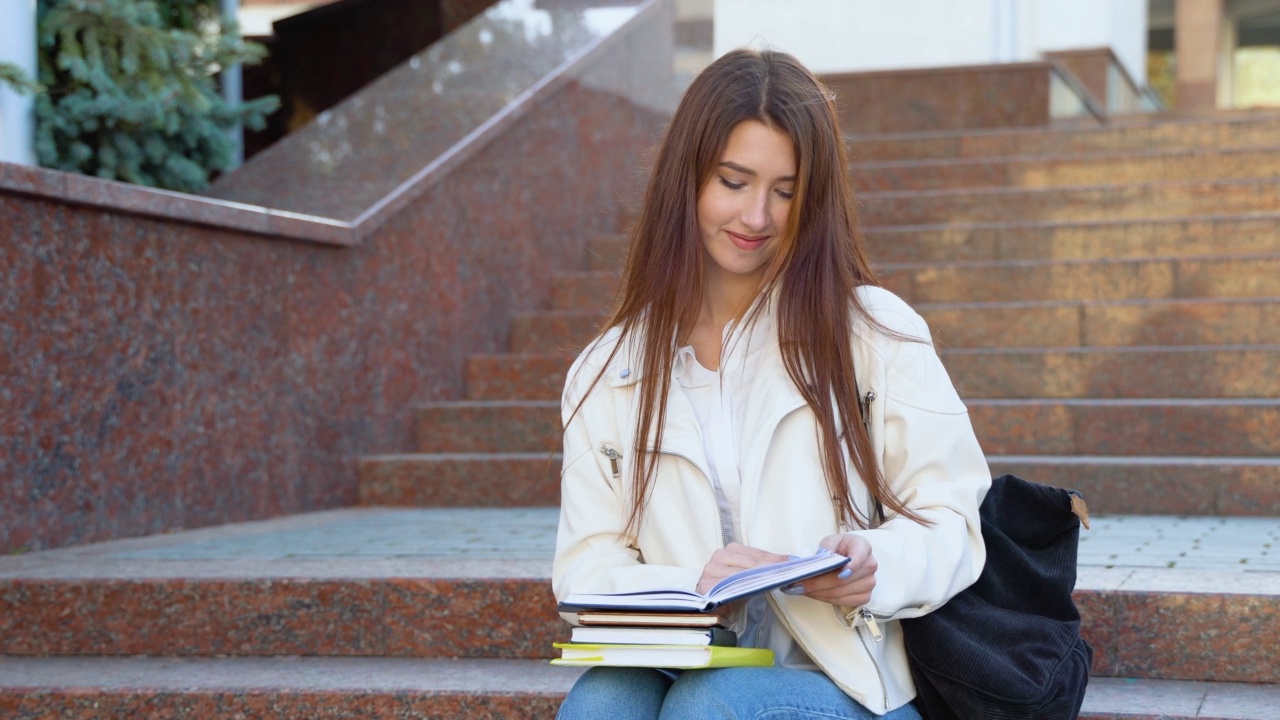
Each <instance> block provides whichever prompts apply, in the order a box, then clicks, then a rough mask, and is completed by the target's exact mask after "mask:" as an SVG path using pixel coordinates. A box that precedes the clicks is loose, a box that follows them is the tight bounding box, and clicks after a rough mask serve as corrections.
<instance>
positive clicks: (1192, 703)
mask: <svg viewBox="0 0 1280 720" xmlns="http://www.w3.org/2000/svg"><path fill="white" fill-rule="evenodd" d="M0 670H2V672H0V713H4V716H5V717H8V718H14V719H15V720H25V719H26V718H40V717H53V716H55V715H56V717H59V718H65V719H66V720H78V719H81V718H84V719H86V720H87V719H89V718H94V719H95V720H96V719H99V718H121V719H123V718H130V719H137V720H148V719H150V718H172V717H197V718H201V720H224V719H225V720H243V719H244V718H246V717H249V718H254V717H271V718H276V719H278V720H313V718H317V717H321V716H323V717H325V718H332V719H333V720H344V719H346V720H355V719H356V718H370V717H388V718H389V717H414V718H439V719H441V720H444V719H445V718H449V719H452V718H464V717H465V718H475V719H479V720H543V719H544V718H550V717H552V716H553V715H554V714H555V712H556V709H557V708H558V707H559V705H560V702H561V701H562V700H563V698H564V695H565V694H566V693H567V692H568V691H569V688H570V687H572V685H573V682H574V680H576V679H577V677H578V676H579V675H580V674H581V673H582V671H581V670H579V669H574V668H558V667H553V666H551V665H549V664H547V663H546V662H544V661H541V660H419V659H410V658H279V659H277V658H201V659H191V658H0ZM1278 706H1280V687H1277V686H1275V685H1258V684H1245V683H1219V682H1191V681H1179V680H1149V679H1139V678H1107V677H1094V678H1091V679H1090V681H1089V687H1088V689H1087V691H1086V694H1085V699H1084V706H1083V707H1082V708H1081V713H1080V715H1079V717H1080V719H1081V720H1136V719H1140V718H1151V717H1159V718H1161V719H1162V720H1194V719H1203V718H1234V719H1236V720H1277V718H1280V714H1277V713H1276V712H1275V708H1276V707H1278Z"/></svg>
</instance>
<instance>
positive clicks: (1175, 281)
mask: <svg viewBox="0 0 1280 720" xmlns="http://www.w3.org/2000/svg"><path fill="white" fill-rule="evenodd" d="M880 270H881V272H880V278H881V280H882V282H883V284H884V286H885V287H886V288H888V289H889V290H891V291H893V292H895V293H897V294H899V295H901V296H902V297H903V299H905V300H907V302H909V303H911V304H913V305H916V304H926V303H954V302H965V303H977V302H1032V301H1055V300H1056V301H1073V300H1074V301H1098V300H1137V299H1152V300H1159V299H1175V298H1180V299H1191V298H1199V299H1210V298H1214V299H1224V298H1272V297H1278V296H1280V254H1275V253H1272V254H1265V255H1237V256H1195V257H1150V258H1122V259H1116V260H1111V259H1100V260H1004V261H996V262H957V263H951V264H948V265H939V264H934V263H918V264H917V263H903V264H896V265H888V264H886V265H883V266H881V268H880ZM594 282H596V283H598V285H597V286H596V288H595V290H596V292H597V294H603V293H602V291H603V289H604V281H603V279H602V278H601V279H594ZM575 289H577V288H575ZM582 290H585V288H583V289H582ZM582 290H578V291H579V293H580V295H581V294H585V293H584V292H582ZM577 299H578V300H580V301H583V303H584V304H587V303H586V302H585V298H582V297H579V298H577Z"/></svg>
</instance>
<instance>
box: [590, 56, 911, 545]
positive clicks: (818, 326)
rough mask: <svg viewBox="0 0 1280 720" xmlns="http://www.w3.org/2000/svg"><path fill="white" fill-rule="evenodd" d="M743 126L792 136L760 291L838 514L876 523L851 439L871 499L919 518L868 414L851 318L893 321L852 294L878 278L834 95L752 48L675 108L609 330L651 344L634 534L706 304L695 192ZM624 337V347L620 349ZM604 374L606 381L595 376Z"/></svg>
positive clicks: (638, 444)
mask: <svg viewBox="0 0 1280 720" xmlns="http://www.w3.org/2000/svg"><path fill="white" fill-rule="evenodd" d="M746 120H757V121H760V122H762V123H764V124H765V125H767V126H769V127H771V128H774V129H776V130H780V131H781V132H783V133H786V134H787V135H788V136H789V137H790V138H791V141H792V144H793V145H794V147H795V153H796V157H795V163H796V183H795V195H794V197H793V200H792V203H791V211H790V213H789V215H788V220H787V227H786V228H784V229H783V231H782V233H781V237H780V238H779V248H778V251H777V252H776V253H775V254H774V256H773V258H772V260H771V262H770V263H769V265H768V267H767V268H766V270H765V274H764V277H763V279H762V280H761V286H760V290H759V291H760V293H774V292H775V291H776V295H775V296H774V297H775V298H776V302H777V308H776V312H777V319H778V323H777V326H778V341H779V345H780V348H781V351H782V358H783V364H784V365H785V367H786V370H787V374H788V375H789V376H790V378H791V381H792V382H793V383H794V384H795V386H796V389H797V390H798V391H799V392H800V394H801V396H802V397H803V398H804V399H805V401H806V402H807V403H808V404H809V407H810V408H811V409H812V410H813V412H814V414H815V415H816V416H817V421H818V427H819V436H818V439H819V443H820V447H821V450H822V454H823V467H824V469H825V473H826V480H827V486H828V488H829V490H830V492H831V497H832V500H833V502H834V503H835V506H836V512H837V513H838V515H840V519H841V520H842V521H844V522H848V523H853V524H855V525H857V526H859V527H866V526H867V525H868V520H867V519H864V518H861V517H859V515H858V513H857V512H856V510H855V506H854V503H853V501H852V499H851V497H850V491H849V478H848V477H847V474H846V472H845V465H844V462H843V456H842V455H843V454H842V452H841V447H840V446H841V441H840V438H841V437H843V438H844V445H845V447H846V448H847V449H848V452H849V457H850V458H851V460H852V462H853V467H854V469H855V470H856V471H857V473H858V475H859V476H860V477H861V478H862V480H863V482H864V483H865V484H866V486H867V488H868V489H869V491H870V494H871V496H872V498H873V502H875V503H878V504H880V505H883V506H884V507H885V508H888V509H889V510H890V511H892V512H897V513H900V514H902V515H905V516H907V517H910V518H912V519H914V520H917V521H922V518H920V516H919V515H917V514H916V513H914V512H912V511H911V510H909V509H908V508H906V507H905V506H904V505H903V504H902V502H901V501H900V500H899V499H898V498H897V497H896V496H894V494H893V493H892V492H891V491H889V489H888V488H887V486H886V484H885V481H884V477H883V475H882V473H881V472H880V468H879V464H878V463H877V462H876V460H875V457H874V454H873V451H872V446H871V439H870V437H869V436H868V433H867V431H866V429H865V428H864V427H863V424H862V422H861V408H860V407H859V398H858V388H857V383H856V380H855V377H854V366H853V365H854V363H853V349H852V342H851V337H850V334H851V325H852V321H853V320H854V319H855V317H856V318H861V319H862V320H863V321H864V323H863V324H864V326H866V327H870V328H878V329H879V330H880V331H884V328H881V327H880V325H879V323H877V322H875V320H874V318H872V317H870V315H869V314H868V313H867V311H866V309H865V308H864V307H863V306H862V305H861V303H860V302H859V300H858V296H857V295H856V294H855V292H854V289H855V288H856V287H857V286H859V285H877V284H878V282H877V281H876V278H875V275H874V273H873V272H872V270H871V267H870V264H869V262H868V261H867V257H866V252H865V250H864V248H863V242H862V238H861V235H860V234H859V230H858V223H857V208H856V206H855V204H854V199H853V190H852V188H851V186H850V183H849V178H848V174H847V173H848V163H847V155H846V152H845V145H844V139H843V136H842V134H841V132H840V125H839V122H838V120H837V116H836V110H835V105H834V102H833V98H832V95H831V93H830V92H828V91H827V89H826V88H825V87H823V85H822V84H821V83H820V82H819V81H818V80H817V78H815V77H814V76H813V75H812V74H811V73H810V72H809V71H808V70H807V69H806V68H805V67H804V66H803V65H801V64H800V63H799V61H797V60H796V59H795V58H794V57H792V56H790V55H787V54H785V53H781V52H774V51H767V50H766V51H756V50H750V49H741V50H735V51H733V52H730V53H728V54H726V55H724V56H722V57H720V58H719V59H718V60H716V61H715V62H714V63H712V64H711V65H710V66H709V67H708V68H707V69H706V70H704V71H703V72H702V73H701V74H700V75H698V77H697V78H696V79H694V81H693V83H692V84H691V85H690V86H689V89H688V90H687V91H686V92H685V94H684V97H683V99H682V100H681V101H680V104H679V106H678V107H677V109H676V112H675V116H674V117H673V118H672V120H671V124H670V125H669V126H668V128H667V131H666V134H665V136H664V137H663V139H662V143H661V145H660V146H659V149H658V153H657V156H656V158H655V159H654V168H653V172H652V174H651V175H650V178H649V184H648V188H647V190H646V191H645V196H644V203H643V205H642V206H641V209H640V214H639V217H638V218H637V220H636V224H635V227H634V228H633V229H632V232H631V247H630V251H629V254H628V256H627V262H626V268H625V270H624V272H623V282H622V288H621V290H620V294H619V299H618V303H617V306H616V309H615V310H614V312H613V314H612V316H611V317H610V318H609V319H608V321H607V322H606V323H605V325H604V327H605V328H612V327H619V328H621V331H622V337H623V338H626V337H628V336H630V335H631V334H632V333H637V334H638V336H639V340H640V343H639V346H640V348H641V351H640V352H641V354H640V356H639V357H638V358H636V360H637V361H638V362H639V366H640V367H641V368H643V376H642V377H641V378H640V380H639V381H638V385H639V396H640V397H639V412H638V414H637V416H636V426H635V442H634V446H633V447H632V448H630V451H631V453H632V456H631V457H632V459H633V462H632V472H633V476H632V480H633V482H632V486H631V498H630V500H631V513H630V516H629V517H628V520H627V526H626V527H627V532H628V533H630V534H632V535H634V534H635V533H636V532H638V529H639V523H640V517H641V515H642V513H643V509H644V506H645V500H646V498H647V497H648V494H649V489H650V487H651V486H652V482H653V476H654V473H655V472H656V470H657V463H658V453H657V452H650V451H649V450H648V444H649V441H650V440H651V439H653V440H657V439H658V438H661V437H662V429H663V427H664V425H665V424H666V413H667V394H668V393H669V392H670V389H671V379H672V378H671V376H672V365H673V363H674V361H675V355H676V350H677V346H676V342H677V341H683V340H684V339H686V338H687V337H688V336H689V334H690V332H691V330H692V328H693V326H694V324H695V322H696V321H697V319H698V311H699V308H700V307H701V304H702V292H703V286H702V279H703V264H704V262H705V258H704V252H705V251H704V249H703V243H702V239H701V233H700V231H699V228H698V219H697V204H698V195H699V194H700V192H701V190H702V188H703V187H704V186H705V185H706V184H707V183H708V182H709V181H710V180H711V178H712V175H713V173H714V172H715V168H716V166H717V164H718V163H719V162H720V159H721V158H720V156H721V153H723V151H724V147H725V144H726V142H727V139H728V137H729V133H730V132H731V131H732V130H733V128H734V127H735V126H737V125H738V123H741V122H743V121H746ZM754 307H755V310H753V311H752V312H753V314H754V313H755V312H759V311H760V309H761V306H760V304H758V303H757V304H756V305H755V306H754ZM746 311H747V308H741V309H740V312H746ZM751 319H752V318H744V321H745V322H749V321H750V320H751ZM622 345H623V343H622V342H621V341H620V342H619V343H618V344H617V345H615V346H614V349H613V353H614V354H616V353H617V352H618V349H619V348H621V347H622ZM611 359H612V358H611ZM606 365H607V363H606ZM602 372H603V371H602ZM599 380H600V376H599V375H597V377H596V378H595V381H594V382H599ZM579 407H581V405H579Z"/></svg>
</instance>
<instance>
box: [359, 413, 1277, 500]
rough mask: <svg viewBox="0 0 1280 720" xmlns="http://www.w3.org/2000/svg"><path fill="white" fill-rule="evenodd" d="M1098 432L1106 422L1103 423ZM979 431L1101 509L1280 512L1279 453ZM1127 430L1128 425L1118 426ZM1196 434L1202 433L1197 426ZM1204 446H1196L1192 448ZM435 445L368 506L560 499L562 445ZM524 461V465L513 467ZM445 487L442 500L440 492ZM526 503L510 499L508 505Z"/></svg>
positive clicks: (1014, 467)
mask: <svg viewBox="0 0 1280 720" xmlns="http://www.w3.org/2000/svg"><path fill="white" fill-rule="evenodd" d="M1095 430H1097V431H1098V432H1099V433H1102V432H1105V430H1104V429H1101V428H1097V429H1095ZM983 432H984V431H983V429H982V428H981V427H979V428H978V433H979V435H978V437H979V439H980V440H981V441H982V442H983V443H984V445H983V447H984V449H986V450H987V452H988V453H991V454H989V455H988V457H987V460H988V462H989V463H990V465H991V470H992V472H993V473H994V474H997V475H998V474H1002V473H1006V472H1008V473H1013V474H1014V475H1018V476H1020V477H1026V478H1030V479H1034V480H1038V481H1040V482H1044V483H1046V484H1050V485H1058V486H1062V487H1072V488H1076V489H1078V490H1080V491H1081V492H1084V493H1085V494H1086V496H1087V497H1089V498H1090V502H1091V504H1092V505H1094V506H1095V507H1096V510H1097V511H1098V512H1110V513H1119V512H1123V513H1135V514H1143V515H1149V514H1162V513H1176V514H1193V515H1213V516H1218V515H1226V516H1268V515H1280V458H1278V457H1276V456H1257V455H1254V456H1232V457H1223V456H1215V455H1212V454H1210V453H1213V452H1222V451H1221V450H1218V449H1217V448H1212V447H1205V446H1203V445H1197V446H1194V447H1191V448H1187V449H1185V450H1184V451H1183V454H1167V455H1149V456H1142V455H1134V454H1132V452H1133V451H1132V450H1130V451H1129V453H1128V454H1124V455H1121V454H1116V455H1054V454H1049V453H1051V452H1053V449H1052V446H1053V445H1055V444H1057V443H1046V445H1048V447H1044V448H1036V449H1037V450H1038V451H1039V452H1038V453H1036V454H1026V455H1012V454H1010V455H1001V454H995V453H994V451H993V450H992V449H991V448H988V447H987V444H986V443H987V437H986V435H984V434H983ZM1117 434H1119V435H1124V434H1125V433H1123V432H1120V433H1117ZM1192 434H1194V433H1192ZM1195 451H1198V452H1201V453H1203V454H1201V455H1189V454H1186V453H1189V452H1195ZM440 463H441V460H440V459H439V457H438V456H437V455H435V454H431V453H423V454H416V455H414V454H409V455H398V456H395V457H393V458H385V459H382V460H379V461H376V464H375V465H374V466H370V465H367V464H362V466H361V473H360V477H359V483H360V494H361V497H365V498H371V500H369V501H368V502H367V504H369V505H373V504H377V505H383V506H392V507H440V506H457V507H471V506H480V505H485V506H493V505H503V503H501V502H495V501H494V498H495V495H496V493H494V492H492V491H486V490H482V491H480V492H478V493H477V497H476V498H475V499H474V500H470V501H469V495H468V489H467V487H468V485H469V481H470V480H472V479H474V480H475V481H476V483H477V484H479V485H481V486H484V487H486V488H487V487H488V485H489V484H492V483H494V482H496V481H495V480H494V478H502V479H503V481H506V482H510V483H512V484H515V483H517V482H519V483H524V485H525V486H522V487H520V488H518V489H515V490H513V493H515V494H517V495H518V497H519V498H520V499H521V501H523V502H524V503H529V504H534V505H556V504H559V502H560V474H559V473H560V456H559V454H556V453H524V454H518V453H495V454H493V455H491V456H487V457H486V456H483V455H480V456H476V457H474V458H472V459H471V460H470V464H469V465H467V467H466V469H467V470H469V471H470V473H471V474H470V475H466V474H464V473H460V472H457V473H455V474H454V475H453V476H447V479H444V478H445V477H446V476H443V475H442V474H441V473H439V472H438V471H439V468H440ZM512 468H516V472H511V469H512ZM442 496H443V499H442ZM520 504H521V503H518V502H510V503H505V505H506V506H508V507H515V506H518V505H520Z"/></svg>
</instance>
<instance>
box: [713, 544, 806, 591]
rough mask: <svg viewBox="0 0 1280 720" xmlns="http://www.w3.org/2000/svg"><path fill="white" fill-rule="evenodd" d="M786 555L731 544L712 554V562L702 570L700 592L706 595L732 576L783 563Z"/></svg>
mask: <svg viewBox="0 0 1280 720" xmlns="http://www.w3.org/2000/svg"><path fill="white" fill-rule="evenodd" d="M786 559H787V556H786V555H778V554H777V553H771V552H768V551H766V550H761V549H760V548H753V547H751V546H749V545H743V544H741V543H736V542H731V543H729V544H728V545H727V546H725V547H723V548H720V549H719V550H717V551H715V552H714V553H712V554H711V560H710V561H708V562H707V565H706V567H704V568H702V577H701V578H700V579H699V580H698V592H700V593H706V592H707V591H708V590H710V589H711V588H713V587H715V585H716V583H718V582H720V581H721V580H723V579H725V578H727V577H729V576H730V575H732V574H734V573H736V572H741V571H743V570H748V569H750V568H753V567H759V566H761V565H768V564H770V563H776V562H782V561H783V560H786Z"/></svg>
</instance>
